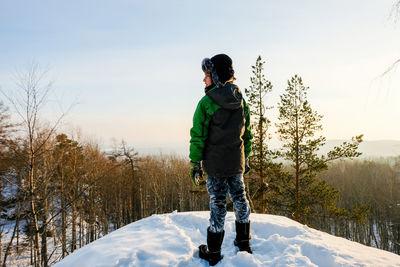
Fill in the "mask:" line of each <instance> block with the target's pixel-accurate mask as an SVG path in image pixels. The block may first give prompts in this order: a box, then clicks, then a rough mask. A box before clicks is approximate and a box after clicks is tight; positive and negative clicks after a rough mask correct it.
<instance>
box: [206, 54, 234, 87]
mask: <svg viewBox="0 0 400 267" xmlns="http://www.w3.org/2000/svg"><path fill="white" fill-rule="evenodd" d="M201 67H202V69H203V71H204V72H209V73H211V78H212V80H213V82H214V84H215V85H217V86H218V87H220V86H223V85H224V84H225V83H226V81H228V80H230V79H231V78H233V75H234V73H235V72H234V70H233V68H232V59H231V58H230V57H229V56H227V55H225V54H218V55H216V56H213V57H212V58H211V59H209V58H205V59H203V61H202V62H201Z"/></svg>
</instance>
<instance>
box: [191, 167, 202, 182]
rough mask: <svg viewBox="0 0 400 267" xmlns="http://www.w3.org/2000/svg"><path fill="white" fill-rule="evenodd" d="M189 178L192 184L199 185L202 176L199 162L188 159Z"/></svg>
mask: <svg viewBox="0 0 400 267" xmlns="http://www.w3.org/2000/svg"><path fill="white" fill-rule="evenodd" d="M190 178H191V179H192V184H193V185H194V186H198V185H200V179H201V178H203V169H202V168H201V165H200V162H194V161H190Z"/></svg>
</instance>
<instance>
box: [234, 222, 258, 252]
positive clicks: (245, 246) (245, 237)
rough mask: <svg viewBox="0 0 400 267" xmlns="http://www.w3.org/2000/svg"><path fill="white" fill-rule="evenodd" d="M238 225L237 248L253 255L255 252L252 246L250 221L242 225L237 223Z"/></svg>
mask: <svg viewBox="0 0 400 267" xmlns="http://www.w3.org/2000/svg"><path fill="white" fill-rule="evenodd" d="M235 225H236V239H235V242H234V244H235V246H237V247H238V248H239V251H247V252H248V253H250V254H252V253H253V250H252V249H251V246H250V239H251V234H250V221H249V222H248V223H240V222H238V221H235Z"/></svg>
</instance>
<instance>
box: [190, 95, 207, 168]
mask: <svg viewBox="0 0 400 267" xmlns="http://www.w3.org/2000/svg"><path fill="white" fill-rule="evenodd" d="M207 121H208V120H207V112H206V110H205V106H204V101H203V99H202V100H200V102H199V104H198V105H197V108H196V111H195V112H194V116H193V127H192V129H190V154H189V158H190V159H191V160H192V161H194V162H199V161H201V160H202V159H203V150H204V146H205V144H206V140H207V136H208V125H207V124H208V123H207Z"/></svg>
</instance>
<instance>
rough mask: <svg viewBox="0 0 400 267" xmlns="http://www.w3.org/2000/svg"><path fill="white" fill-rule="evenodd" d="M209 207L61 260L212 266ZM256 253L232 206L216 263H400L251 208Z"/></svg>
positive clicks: (130, 228) (135, 227)
mask: <svg viewBox="0 0 400 267" xmlns="http://www.w3.org/2000/svg"><path fill="white" fill-rule="evenodd" d="M208 216H209V212H206V211H204V212H183V213H177V212H173V213H170V214H162V215H153V216H151V217H148V218H146V219H143V220H140V221H137V222H134V223H132V224H129V225H127V226H125V227H123V228H120V229H118V230H117V231H115V232H112V233H110V234H108V235H106V236H105V237H103V238H101V239H98V240H96V241H95V242H93V243H91V244H89V245H87V246H85V247H83V248H81V249H79V250H77V251H75V252H74V253H72V254H71V255H69V256H68V257H66V258H65V259H64V260H62V261H61V262H59V263H58V264H56V265H55V266H56V267H63V266H91V267H95V266H96V267H100V266H101V267H106V266H107V267H109V266H119V267H122V266H208V264H207V262H206V261H204V260H202V259H200V258H199V257H198V249H197V247H198V246H199V245H200V244H202V243H204V242H205V240H206V228H207V226H208ZM250 218H251V222H252V223H251V234H252V237H253V238H252V240H251V244H252V246H253V254H252V255H251V254H248V253H246V252H240V253H237V252H236V250H235V247H234V245H233V240H234V238H235V233H234V231H235V218H234V214H233V213H232V212H228V214H227V217H226V224H225V239H224V243H223V245H222V254H223V255H224V258H223V260H222V261H221V262H220V263H218V265H216V266H249V267H251V266H327V267H329V266H376V267H378V266H380V267H381V266H400V256H399V255H396V254H393V253H390V252H387V251H383V250H379V249H375V248H370V247H367V246H364V245H361V244H358V243H355V242H351V241H348V240H346V239H343V238H339V237H335V236H332V235H329V234H326V233H323V232H320V231H317V230H314V229H311V228H308V227H307V226H305V225H301V224H299V223H297V222H295V221H293V220H290V219H288V218H285V217H281V216H274V215H265V214H251V217H250Z"/></svg>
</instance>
